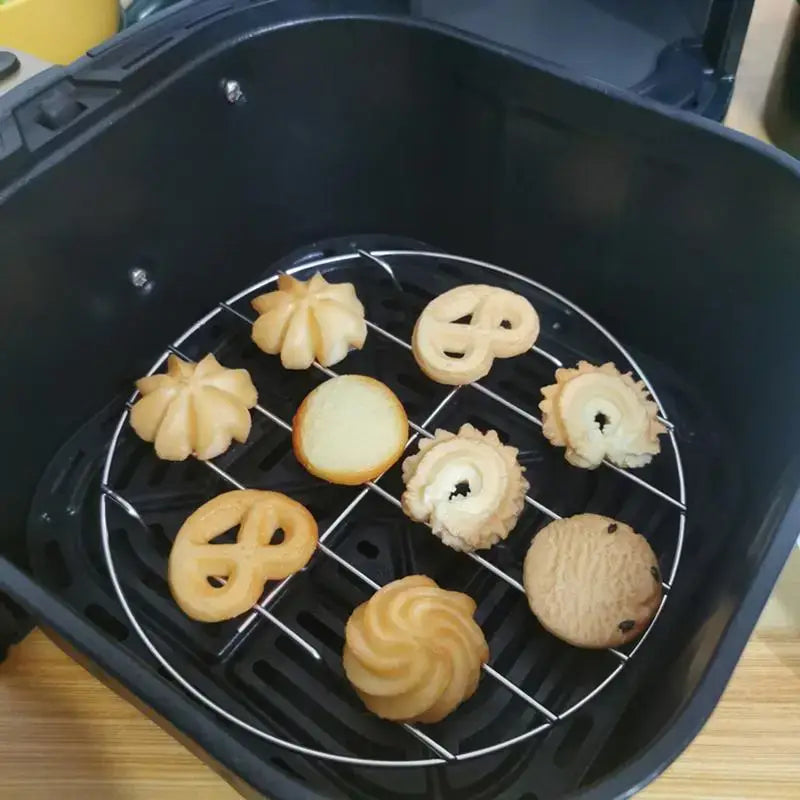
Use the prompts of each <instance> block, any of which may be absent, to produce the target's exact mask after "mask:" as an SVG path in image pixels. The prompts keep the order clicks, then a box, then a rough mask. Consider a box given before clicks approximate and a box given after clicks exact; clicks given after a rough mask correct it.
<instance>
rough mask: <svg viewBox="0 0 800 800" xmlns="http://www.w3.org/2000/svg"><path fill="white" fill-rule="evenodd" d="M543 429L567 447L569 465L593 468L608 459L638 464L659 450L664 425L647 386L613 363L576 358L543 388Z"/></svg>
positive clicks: (639, 465)
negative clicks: (576, 362) (552, 381)
mask: <svg viewBox="0 0 800 800" xmlns="http://www.w3.org/2000/svg"><path fill="white" fill-rule="evenodd" d="M542 394H543V395H544V399H543V400H542V401H541V403H539V408H540V409H541V411H542V432H543V433H544V435H545V437H546V438H547V439H548V440H549V441H550V443H551V444H553V445H555V446H556V447H565V448H566V459H567V461H569V463H570V464H572V465H573V466H576V467H582V468H584V469H595V468H596V467H598V466H600V464H602V462H603V459H608V460H609V461H610V462H612V463H613V464H616V465H617V466H619V467H643V466H645V465H646V464H649V463H650V461H651V460H652V458H653V456H654V455H656V454H657V453H659V452H660V450H661V445H660V444H659V441H658V437H659V435H660V434H662V433H666V431H667V429H666V427H665V426H664V425H663V424H662V423H661V422H660V421H659V419H658V407H657V406H656V404H655V403H654V402H653V401H652V399H651V398H650V395H649V394H648V392H647V387H646V386H645V385H644V383H642V382H641V381H635V380H634V379H633V377H632V376H631V374H630V373H625V374H623V373H621V372H620V371H619V370H618V369H617V368H616V367H615V366H614V365H613V364H611V363H608V364H603V365H602V366H599V367H598V366H594V365H593V364H589V363H588V362H586V361H580V362H578V366H577V368H576V369H568V368H561V369H558V370H556V382H555V383H554V384H552V385H551V386H545V387H544V388H543V389H542Z"/></svg>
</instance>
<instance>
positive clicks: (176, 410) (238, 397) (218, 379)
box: [131, 354, 258, 461]
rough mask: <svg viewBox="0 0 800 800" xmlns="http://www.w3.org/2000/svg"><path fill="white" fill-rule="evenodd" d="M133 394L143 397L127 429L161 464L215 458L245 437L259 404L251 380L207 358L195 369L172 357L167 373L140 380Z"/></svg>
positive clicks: (240, 371) (194, 366) (246, 375)
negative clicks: (252, 412)
mask: <svg viewBox="0 0 800 800" xmlns="http://www.w3.org/2000/svg"><path fill="white" fill-rule="evenodd" d="M136 388H137V389H138V390H139V392H140V393H141V395H142V396H141V398H140V399H139V400H137V401H136V403H134V405H133V408H131V427H132V428H133V429H134V430H135V431H136V433H137V434H138V435H139V436H140V437H141V438H142V439H144V440H145V441H146V442H154V443H155V450H156V455H157V456H158V457H159V458H163V459H165V460H166V461H183V460H184V459H186V458H188V457H189V456H190V455H194V456H195V457H197V458H199V459H201V460H207V459H210V458H215V457H216V456H218V455H220V454H221V453H224V452H225V451H226V450H227V449H228V448H229V447H230V445H231V441H232V440H233V439H236V441H237V442H245V441H246V440H247V437H248V436H249V435H250V426H251V419H250V409H251V408H253V406H255V404H256V403H257V402H258V392H256V387H255V386H253V381H252V380H251V379H250V374H249V373H248V372H247V370H245V369H227V368H226V367H223V366H222V365H221V364H220V363H219V361H217V359H216V358H214V356H213V355H211V354H209V355H207V356H206V357H205V358H203V359H202V360H201V361H199V362H198V363H197V364H192V363H191V362H188V361H183V360H181V359H180V358H178V357H177V356H175V355H171V356H169V358H168V359H167V371H166V373H159V374H156V375H148V376H147V377H146V378H141V379H139V380H138V381H136Z"/></svg>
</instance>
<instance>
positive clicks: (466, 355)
mask: <svg viewBox="0 0 800 800" xmlns="http://www.w3.org/2000/svg"><path fill="white" fill-rule="evenodd" d="M462 320H466V321H462ZM538 336H539V315H538V314H537V313H536V311H535V310H534V308H533V306H532V305H531V304H530V303H529V302H528V301H527V300H526V299H525V298H524V297H522V295H519V294H515V293H514V292H509V291H508V290H507V289H499V288H498V287H496V286H485V285H483V284H468V285H465V286H457V287H456V288H455V289H450V290H449V291H447V292H445V293H444V294H440V295H439V296H438V297H435V298H434V299H433V300H431V302H430V303H428V305H427V306H425V308H424V309H423V311H422V313H421V314H420V315H419V318H418V319H417V323H416V325H415V326H414V333H413V336H412V339H411V344H412V348H413V352H414V358H415V359H416V361H417V364H418V365H419V367H420V369H421V370H422V371H423V372H424V373H425V374H426V375H427V376H428V377H429V378H431V379H432V380H434V381H438V382H439V383H445V384H449V385H456V384H463V383H471V382H472V381H477V380H479V379H480V378H482V377H483V376H484V375H486V374H488V372H489V370H490V369H491V368H492V363H493V362H494V359H495V358H509V357H511V356H518V355H519V354H520V353H524V352H525V351H526V350H529V349H530V348H531V347H532V346H533V343H534V342H535V341H536V339H537V337H538Z"/></svg>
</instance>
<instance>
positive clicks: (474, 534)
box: [402, 423, 528, 552]
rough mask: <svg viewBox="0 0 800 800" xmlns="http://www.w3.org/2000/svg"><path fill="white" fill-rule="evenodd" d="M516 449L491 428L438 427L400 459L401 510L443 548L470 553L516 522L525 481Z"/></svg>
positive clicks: (505, 532)
mask: <svg viewBox="0 0 800 800" xmlns="http://www.w3.org/2000/svg"><path fill="white" fill-rule="evenodd" d="M517 453H518V450H517V448H515V447H510V446H509V445H504V444H503V443H502V442H501V441H500V439H499V437H498V436H497V433H496V431H488V432H487V433H481V432H480V431H479V430H477V429H476V428H475V427H473V426H472V425H470V424H469V423H467V424H465V425H462V426H461V428H460V430H459V431H458V434H454V433H450V432H449V431H445V430H437V431H436V435H435V436H434V437H433V438H432V439H424V440H422V441H421V442H420V445H419V452H418V453H416V454H415V455H413V456H409V457H408V458H407V459H406V460H405V461H404V462H403V480H404V482H405V485H406V490H405V492H403V497H402V503H403V510H404V511H405V512H406V514H408V516H409V517H411V519H413V520H415V521H417V522H425V523H427V524H428V525H430V527H431V530H432V531H433V532H434V534H436V536H438V537H439V538H440V539H441V540H442V541H443V542H444V543H445V544H446V545H447V546H448V547H452V548H453V549H454V550H462V551H465V552H471V551H473V550H482V549H486V548H488V547H492V545H494V544H496V543H497V542H499V541H500V540H501V539H505V538H506V536H508V534H509V533H510V532H511V530H512V529H513V528H514V526H515V525H516V524H517V520H518V519H519V515H520V514H521V513H522V509H523V506H524V503H525V492H526V491H527V490H528V482H527V481H526V480H525V478H524V477H523V476H522V473H523V468H522V467H521V466H520V464H519V462H518V461H517Z"/></svg>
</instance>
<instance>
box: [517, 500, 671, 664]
mask: <svg viewBox="0 0 800 800" xmlns="http://www.w3.org/2000/svg"><path fill="white" fill-rule="evenodd" d="M523 581H524V584H525V592H526V593H527V595H528V602H529V603H530V607H531V611H533V613H534V614H535V615H536V617H537V619H538V620H539V622H540V623H541V624H542V626H543V627H544V628H546V629H547V630H549V631H550V632H551V633H552V634H553V635H555V636H557V637H558V638H559V639H563V640H564V641H566V642H568V643H569V644H572V645H575V646H576V647H588V648H604V647H616V646H619V645H621V644H625V643H626V642H629V641H631V640H632V639H635V638H636V637H637V636H639V634H640V633H641V632H642V631H643V630H644V629H645V627H647V624H648V623H649V622H650V620H651V619H652V618H653V615H654V614H655V612H656V610H657V609H658V606H659V604H660V602H661V573H660V572H659V569H658V561H657V559H656V556H655V553H653V550H652V548H651V547H650V545H649V544H648V542H647V540H646V539H645V538H644V536H641V535H640V534H638V533H636V532H635V531H634V530H633V528H631V527H630V526H629V525H626V524H625V523H624V522H619V521H617V520H614V519H610V518H608V517H603V516H600V515H598V514H578V515H576V516H574V517H567V518H565V519H561V520H556V521H555V522H551V523H550V524H549V525H547V526H546V527H544V528H542V530H541V531H539V533H538V534H537V535H536V537H535V538H534V540H533V542H532V544H531V546H530V548H529V550H528V554H527V556H526V557H525V566H524V571H523Z"/></svg>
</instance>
